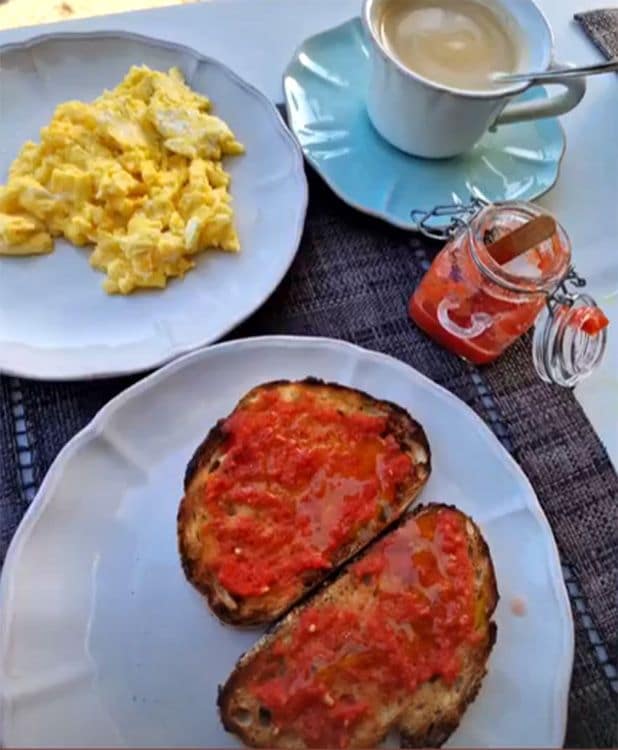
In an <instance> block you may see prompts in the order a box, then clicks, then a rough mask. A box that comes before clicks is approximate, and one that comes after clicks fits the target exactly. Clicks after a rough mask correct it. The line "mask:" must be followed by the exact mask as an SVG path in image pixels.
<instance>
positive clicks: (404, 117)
mask: <svg viewBox="0 0 618 750" xmlns="http://www.w3.org/2000/svg"><path fill="white" fill-rule="evenodd" d="M388 2H389V0H364V5H363V12H362V20H363V24H364V27H365V29H366V32H367V34H366V36H367V39H368V45H369V54H370V58H371V74H370V78H369V89H368V92H367V111H368V114H369V118H370V119H371V122H372V123H373V125H374V127H375V128H376V130H377V131H378V132H379V133H380V134H381V135H382V137H383V138H385V139H386V140H387V141H389V142H390V143H392V144H393V145H394V146H396V147H397V148H399V149H401V150H402V151H406V152H407V153H409V154H413V155H415V156H423V157H427V158H444V157H449V156H455V155H457V154H461V153H463V152H465V151H468V150H469V149H470V148H472V146H474V144H475V143H476V142H477V141H478V140H479V139H480V138H481V137H482V136H483V134H484V133H485V131H487V130H488V129H489V128H493V127H496V126H500V125H507V124H510V123H513V122H520V121H522V120H534V119H538V118H542V117H553V116H555V115H561V114H564V113H565V112H568V111H569V110H570V109H573V107H575V106H576V105H577V104H578V103H579V102H580V101H581V99H582V97H583V96H584V93H585V92H586V82H585V79H583V78H571V79H558V80H557V81H556V83H557V84H559V85H561V86H564V87H565V89H566V90H565V91H564V92H561V93H558V94H555V95H553V96H551V97H549V98H545V99H538V100H535V101H531V102H520V103H510V100H511V99H512V98H513V97H514V96H517V95H518V94H521V93H522V91H525V90H526V89H527V88H530V87H531V86H533V85H534V81H532V82H529V83H518V84H509V85H505V86H500V87H499V88H497V87H492V88H490V89H487V90H463V89H458V88H457V89H455V88H451V87H449V86H446V85H444V84H442V83H436V82H435V81H431V80H429V79H427V78H424V77H423V76H421V75H419V74H417V73H414V72H413V71H412V70H409V69H408V68H406V67H404V66H403V65H402V64H401V63H400V62H399V61H398V60H397V59H396V58H395V57H394V56H392V55H391V54H390V53H389V52H388V51H387V49H386V48H385V46H384V44H383V43H382V41H381V39H380V33H379V29H378V24H379V19H380V16H381V13H382V10H383V7H384V4H385V3H388ZM480 2H484V3H485V4H486V5H488V6H490V7H493V8H495V9H497V10H502V11H504V12H506V13H508V14H510V16H511V17H512V19H513V20H514V21H515V23H516V24H517V26H518V31H519V33H518V36H519V41H520V43H521V45H522V54H521V55H520V61H519V64H518V68H517V70H516V71H513V72H525V71H530V70H534V71H546V70H551V68H552V67H554V66H555V65H557V63H554V61H553V48H554V39H553V34H552V31H551V28H550V26H549V23H548V21H547V19H546V18H545V16H544V15H543V13H542V12H541V10H540V9H539V8H538V7H537V6H536V5H535V4H534V2H532V0H480ZM560 65H561V66H563V67H564V65H565V64H564V63H560Z"/></svg>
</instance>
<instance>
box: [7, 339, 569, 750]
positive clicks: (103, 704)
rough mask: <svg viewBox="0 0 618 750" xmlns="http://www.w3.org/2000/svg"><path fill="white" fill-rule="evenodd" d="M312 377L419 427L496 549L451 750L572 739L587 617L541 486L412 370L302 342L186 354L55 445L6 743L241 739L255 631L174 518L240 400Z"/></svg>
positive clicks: (14, 656) (17, 547)
mask: <svg viewBox="0 0 618 750" xmlns="http://www.w3.org/2000/svg"><path fill="white" fill-rule="evenodd" d="M307 375H315V376H318V377H321V378H324V379H326V380H334V381H338V382H340V383H344V384H347V385H350V386H354V387H357V388H361V389H363V390H366V391H368V392H369V393H371V394H373V395H375V396H378V397H382V398H387V399H392V400H394V401H395V402H397V403H399V404H401V405H402V406H404V407H405V408H407V409H408V410H409V411H410V412H411V413H412V414H413V415H414V416H415V417H416V418H418V419H419V421H420V422H421V423H422V424H423V425H424V427H425V429H426V431H427V435H428V438H429V441H430V444H431V448H432V461H433V472H432V475H431V478H430V481H429V483H428V485H427V487H426V488H425V490H424V491H423V493H422V500H423V501H424V502H427V501H430V500H440V501H444V502H448V503H454V504H456V505H457V506H458V507H460V508H461V509H462V510H464V511H465V512H467V513H469V514H471V515H472V516H473V518H474V519H475V520H476V521H477V522H478V523H479V524H480V526H481V529H482V531H483V533H484V535H485V537H486V539H487V541H488V543H489V547H490V549H491V553H492V556H493V559H494V563H495V567H496V575H497V579H498V587H499V590H500V595H501V599H500V603H499V605H498V609H497V611H496V621H497V624H498V639H497V643H496V646H495V648H494V651H493V653H492V655H491V659H490V663H489V673H488V675H487V677H486V678H485V681H484V683H483V686H482V689H481V692H480V694H479V696H478V698H477V699H476V701H475V702H474V703H473V704H472V706H471V707H470V709H469V710H468V711H467V712H466V714H465V716H464V718H463V721H462V723H461V726H460V727H459V729H458V730H457V732H456V733H455V734H454V735H453V737H452V738H451V741H450V744H451V745H452V746H459V747H463V746H468V747H475V746H476V747H479V746H481V747H483V746H490V747H499V746H502V747H505V746H506V747H524V746H535V747H549V746H555V747H558V746H560V745H561V744H562V741H563V737H564V729H565V720H566V704H567V695H568V686H569V678H570V672H571V665H572V658H573V632H572V621H571V615H570V608H569V604H568V600H567V596H566V592H565V588H564V584H563V581H562V576H561V571H560V564H559V560H558V554H557V550H556V546H555V542H554V539H553V537H552V534H551V531H550V529H549V525H548V523H547V520H546V519H545V516H544V515H543V513H542V511H541V508H540V506H539V504H538V501H537V499H536V497H535V495H534V492H533V490H532V487H531V486H530V484H529V483H528V480H527V479H526V477H525V476H524V474H523V473H522V472H521V470H520V469H519V468H518V466H517V465H516V464H515V462H514V461H513V460H512V459H511V458H510V456H509V455H508V454H507V453H506V451H505V450H504V449H503V448H502V446H501V445H500V443H499V442H498V441H497V440H496V438H495V437H494V435H493V434H492V433H491V432H490V430H489V429H488V428H487V427H486V426H485V425H484V424H483V422H482V421H481V420H480V419H479V418H478V417H477V416H476V415H475V414H474V413H473V412H472V411H471V410H470V409H469V408H468V407H467V406H465V405H464V404H463V403H462V402H461V401H459V400H458V399H457V398H455V397H454V396H453V395H452V394H450V393H449V392H447V391H445V390H444V389H442V388H440V387H439V386H437V385H436V384H435V383H432V382H431V381H430V380H427V379H426V378H425V377H423V376H422V375H420V374H419V373H418V372H416V371H415V370H413V369H411V368H410V367H408V366H407V365H404V364H403V363H401V362H398V361H397V360H394V359H391V358H389V357H386V356H384V355H381V354H376V353H373V352H368V351H366V350H363V349H359V348H357V347H354V346H352V345H350V344H346V343H343V342H340V341H333V340H329V339H312V338H293V337H270V338H256V339H248V340H240V341H233V342H230V343H225V344H219V345H217V346H214V347H211V348H209V349H206V350H201V351H198V352H195V353H193V354H190V355H188V356H186V357H184V358H182V359H180V360H178V361H176V362H173V363H172V364H170V365H168V366H167V367H165V368H164V369H162V370H160V371H159V372H157V373H155V374H154V375H151V376H150V377H148V378H146V379H145V380H142V381H141V382H139V383H138V384H137V385H135V386H133V387H132V388H130V389H129V390H127V391H125V392H124V393H122V394H121V395H119V396H118V397H117V398H115V399H114V400H113V401H111V402H110V403H109V404H108V405H107V406H106V407H105V408H104V409H103V410H102V411H101V412H100V413H99V415H98V416H97V417H96V418H95V419H94V420H93V422H92V423H91V424H90V425H89V426H88V427H86V429H84V430H83V431H82V432H81V433H80V434H79V435H77V436H76V437H75V438H74V439H73V440H72V441H71V442H70V443H69V445H67V446H66V447H65V448H64V450H63V451H62V452H61V453H60V455H59V456H58V458H57V459H56V461H55V463H54V465H53V466H52V468H51V470H50V472H49V474H48V475H47V477H46V479H45V481H44V483H43V485H42V487H41V489H40V491H39V493H38V495H37V497H36V499H35V501H34V503H33V505H32V507H31V509H30V510H29V512H28V514H27V516H26V518H25V520H24V522H23V523H22V525H21V527H20V529H19V531H18V532H17V535H16V537H15V539H14V541H13V544H12V546H11V548H10V551H9V554H8V557H7V560H6V564H5V568H4V572H3V576H2V580H1V584H0V595H1V600H0V639H1V640H0V708H1V709H2V713H1V714H0V719H1V722H0V724H1V725H2V728H3V736H2V737H0V740H1V741H2V743H3V744H5V745H8V746H11V747H13V746H15V747H17V746H22V747H24V746H29V747H34V746H41V745H43V746H80V745H83V746H92V745H98V746H106V747H112V746H138V747H140V746H141V747H148V746H151V747H155V746H167V747H172V746H219V747H221V746H229V745H236V743H235V741H234V738H233V737H232V736H231V735H226V733H225V732H224V730H223V728H222V726H221V724H220V722H219V718H218V715H217V711H216V708H215V700H216V695H217V685H218V684H219V683H222V682H224V681H225V679H226V677H227V675H228V674H229V672H230V670H231V669H232V667H233V665H234V663H235V661H236V659H237V658H238V656H239V655H240V654H241V652H243V651H244V650H245V649H247V648H248V647H249V646H250V645H251V644H252V643H253V642H254V640H255V639H256V638H257V637H258V634H259V631H257V632H255V633H252V632H247V631H244V632H243V631H238V630H235V629H234V628H230V627H226V626H223V625H221V624H220V623H219V622H218V621H217V620H216V619H215V618H214V617H213V616H212V615H211V614H210V613H209V611H208V607H207V605H206V604H205V602H204V600H203V599H202V598H201V596H200V595H199V594H198V593H197V592H196V591H195V590H194V589H193V588H192V587H191V586H190V585H189V584H188V583H187V582H186V581H185V579H184V576H183V573H182V570H181V568H180V563H179V559H178V554H177V550H176V525H175V518H176V511H177V507H178V500H179V498H180V495H181V492H182V478H183V473H184V468H185V465H186V463H187V461H188V459H189V458H190V456H191V455H192V453H193V451H194V449H195V447H196V446H197V444H198V443H199V442H200V441H201V440H202V438H203V437H204V435H205V433H206V432H207V430H208V429H209V427H210V426H211V425H212V424H213V423H214V422H215V420H216V419H218V418H219V417H222V416H225V415H226V414H227V413H228V412H229V411H230V410H231V409H232V408H233V407H234V405H235V403H236V401H237V400H238V398H239V397H240V396H241V395H242V394H243V393H244V392H245V391H247V390H248V389H249V388H251V387H252V386H254V385H256V384H258V383H261V382H264V381H268V380H272V379H276V378H301V377H305V376H307ZM516 599H517V600H521V602H523V603H524V605H525V610H526V612H525V616H523V617H522V616H517V615H516V614H514V612H513V611H512V604H513V601H514V600H516Z"/></svg>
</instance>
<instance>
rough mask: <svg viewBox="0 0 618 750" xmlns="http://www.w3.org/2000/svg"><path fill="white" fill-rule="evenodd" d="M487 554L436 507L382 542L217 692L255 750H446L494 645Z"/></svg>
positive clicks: (460, 518)
mask: <svg viewBox="0 0 618 750" xmlns="http://www.w3.org/2000/svg"><path fill="white" fill-rule="evenodd" d="M497 600H498V592H497V589H496V582H495V577H494V571H493V566H492V562H491V558H490V555H489V550H488V548H487V545H486V543H485V541H484V540H483V537H482V536H481V533H480V531H479V529H478V528H477V527H476V525H475V524H474V523H473V521H472V520H471V519H470V518H468V517H467V516H465V515H464V514H463V513H461V512H460V511H458V510H456V509H454V508H450V507H448V506H444V505H430V506H427V507H425V508H421V509H419V510H418V511H417V512H415V513H414V514H412V515H410V516H407V517H406V518H404V519H402V521H401V522H400V523H399V524H398V525H397V526H396V527H395V529H393V530H391V531H389V532H387V533H385V534H384V535H383V536H382V537H381V538H380V539H378V540H377V541H375V542H374V543H373V544H372V545H371V546H369V547H368V548H367V549H366V550H365V551H364V552H362V553H361V554H360V555H359V556H358V557H357V558H356V559H355V560H354V561H352V562H351V563H350V564H349V565H347V566H346V568H345V569H344V570H342V571H341V573H340V574H339V575H338V577H337V578H336V579H335V580H334V581H333V582H332V583H325V584H324V586H323V587H321V589H320V590H318V591H317V592H315V593H314V594H313V595H311V596H310V597H309V598H308V599H307V601H306V602H305V603H304V604H301V605H299V606H298V607H297V608H296V609H294V610H292V611H291V612H290V613H289V614H288V615H287V616H286V617H284V618H283V619H282V620H281V621H280V623H279V624H278V625H276V626H275V627H274V629H272V630H271V631H270V632H269V633H267V634H266V635H265V636H264V637H263V638H262V639H261V640H259V641H258V643H257V644H256V645H255V646H254V647H253V648H252V649H251V650H250V651H249V652H247V654H245V655H244V656H243V657H242V658H241V659H240V661H239V662H238V665H237V666H236V669H235V670H234V672H233V673H232V675H231V676H230V678H229V679H228V681H227V683H226V684H225V686H223V688H220V692H219V701H218V702H219V709H220V712H221V718H222V721H223V724H224V726H225V728H226V729H227V730H228V731H230V732H233V733H234V734H236V735H238V737H240V738H241V739H242V741H243V742H245V743H246V744H247V745H250V746H253V747H274V748H314V747H315V748H318V747H331V748H347V747H376V746H377V745H378V744H379V743H380V742H381V741H382V740H383V739H384V738H385V737H386V735H387V734H389V732H391V731H393V730H396V731H398V732H399V735H400V739H401V746H402V747H439V746H440V745H441V744H442V743H443V742H444V741H445V740H446V739H447V738H448V737H449V735H450V734H451V733H452V732H453V731H454V730H455V729H456V727H457V726H458V724H459V721H460V719H461V717H462V715H463V713H464V711H465V709H466V707H467V706H468V704H469V703H470V702H471V701H472V700H473V699H474V698H475V696H476V694H477V692H478V690H479V688H480V685H481V682H482V679H483V677H484V675H485V672H486V669H487V660H488V657H489V654H490V652H491V649H492V647H493V644H494V641H495V638H496V626H495V624H494V623H493V622H492V620H491V617H492V614H493V612H494V609H495V607H496V604H497Z"/></svg>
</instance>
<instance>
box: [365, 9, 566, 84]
mask: <svg viewBox="0 0 618 750" xmlns="http://www.w3.org/2000/svg"><path fill="white" fill-rule="evenodd" d="M377 2H379V0H363V7H362V12H361V21H362V24H363V26H364V27H365V30H366V31H367V33H368V34H369V35H370V37H371V40H372V41H373V44H374V46H375V47H376V49H377V51H378V52H379V53H380V54H381V55H382V57H383V58H384V59H385V60H387V61H388V62H390V63H392V64H393V65H394V66H395V67H396V68H397V69H398V70H399V72H400V73H402V74H403V75H405V76H406V77H407V78H411V79H412V80H415V81H417V82H419V83H423V84H424V85H425V86H428V87H429V88H432V89H435V90H436V91H442V92H444V93H446V94H452V95H454V96H461V97H463V98H465V99H502V98H503V97H505V96H509V97H510V96H513V95H514V94H519V93H522V92H523V91H525V90H526V89H529V88H530V87H531V86H534V85H535V84H534V81H533V80H530V81H528V82H524V83H513V84H511V85H510V86H508V85H507V86H502V87H500V88H495V89H492V90H491V91H483V90H478V89H460V88H456V87H453V86H448V85H446V84H444V83H440V82H438V81H432V80H431V79H430V78H425V76H422V75H421V74H420V73H416V72H415V71H413V70H410V69H409V68H406V67H405V65H403V64H402V63H401V62H399V60H397V58H396V57H394V56H393V55H392V54H390V53H389V51H388V50H387V49H386V48H385V47H384V46H383V44H382V42H381V40H380V37H379V35H378V33H377V32H376V30H375V29H374V27H373V24H372V22H371V11H372V9H373V7H374V5H375V4H376V3H377ZM527 2H528V3H529V5H531V6H533V7H534V9H535V11H536V13H537V14H538V16H539V18H540V20H541V23H542V24H543V26H544V27H545V31H546V32H547V36H548V38H549V50H548V54H547V66H546V68H547V69H549V68H550V67H551V64H552V60H553V53H554V42H555V40H554V32H553V30H552V28H551V25H550V23H549V21H548V19H547V16H546V15H545V13H544V12H543V11H542V10H541V8H539V6H538V5H537V4H536V3H535V2H533V0H527Z"/></svg>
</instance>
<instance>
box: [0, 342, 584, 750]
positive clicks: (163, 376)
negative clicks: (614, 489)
mask: <svg viewBox="0 0 618 750" xmlns="http://www.w3.org/2000/svg"><path fill="white" fill-rule="evenodd" d="M275 345H280V346H293V347H298V348H299V349H301V350H302V349H303V348H306V347H309V348H311V347H315V346H321V347H324V348H325V349H338V350H344V351H348V352H350V353H352V354H353V355H355V356H356V357H359V358H368V359H370V360H373V361H377V362H378V363H382V364H383V365H384V366H387V367H391V368H395V369H398V370H400V371H403V372H405V373H406V374H407V376H408V377H411V378H412V379H414V380H416V382H417V383H419V384H420V385H421V386H422V387H424V388H430V389H432V390H434V391H435V392H436V393H437V395H438V396H439V397H440V398H442V399H443V400H444V401H445V402H446V403H447V404H449V403H450V404H451V405H453V406H454V407H455V408H459V409H463V411H464V412H467V413H468V415H469V417H471V418H472V421H473V423H474V424H475V426H476V428H477V429H478V430H479V431H480V433H481V435H483V436H484V438H485V441H486V442H487V444H488V447H489V448H490V449H492V452H493V454H494V455H495V457H496V460H499V461H501V463H502V464H503V466H504V468H505V469H506V470H508V471H510V472H511V473H512V474H513V475H514V476H515V477H516V478H517V480H518V481H519V482H520V483H521V485H522V487H523V489H524V490H525V492H524V496H525V500H526V506H525V507H526V508H527V509H528V511H529V512H530V513H531V514H532V515H533V516H534V517H535V519H536V521H537V523H539V524H540V527H541V529H542V531H544V534H543V538H544V539H545V560H546V563H547V567H548V572H549V575H550V579H551V585H552V588H553V590H554V593H555V595H556V599H557V601H558V608H559V611H560V615H561V619H562V620H563V627H562V629H561V640H562V642H563V650H564V651H565V654H564V658H563V659H561V660H560V668H559V672H558V679H557V680H555V681H554V682H553V684H554V685H555V686H556V685H557V687H555V688H554V695H553V708H554V712H553V713H554V717H553V718H554V722H553V727H552V734H553V735H554V739H555V742H554V745H555V747H562V745H563V743H564V738H565V736H566V728H567V718H568V700H569V688H570V682H571V673H572V668H573V661H574V656H575V635H574V621H573V614H572V610H571V606H570V601H569V597H568V593H567V589H566V584H565V582H564V577H563V575H562V568H561V561H560V555H559V552H558V546H557V543H556V539H555V537H554V534H553V531H552V529H551V526H550V524H549V521H548V519H547V516H546V515H545V512H544V511H543V508H542V506H541V504H540V502H539V499H538V497H537V495H536V492H535V491H534V488H533V486H532V484H531V482H530V480H529V479H528V477H527V476H526V474H525V473H524V471H523V469H522V468H521V467H520V466H519V464H518V463H517V462H516V461H515V459H514V458H513V457H512V456H511V454H510V453H508V451H507V450H506V449H505V448H504V446H503V445H502V444H501V443H500V442H499V440H498V439H497V437H496V436H495V435H494V433H493V432H492V431H491V429H490V428H489V426H488V425H487V424H486V423H485V422H484V421H483V420H482V419H481V417H480V416H479V415H478V414H476V412H475V411H474V410H473V409H472V408H471V407H470V406H468V404H466V403H465V402H464V401H463V400H462V399H460V398H459V397H458V396H456V395H455V394H454V393H452V392H451V391H449V390H448V389H446V388H444V387H443V386H441V385H439V384H438V383H436V382H434V381H433V380H431V379H430V378H428V377H427V376H425V375H423V374H422V373H421V372H419V371H418V370H416V369H415V368H414V367H412V366H411V365H408V364H407V363H405V362H403V361H402V360H399V359H397V358H396V357H393V356H391V355H389V354H384V353H383V352H378V351H375V350H371V349H366V348H364V347H361V346H358V345H357V344H353V343H351V342H348V341H343V340H341V339H334V338H327V337H320V336H277V335H273V336H256V337H248V338H240V339H233V340H231V341H224V342H220V343H218V344H214V345H212V346H206V347H202V348H200V349H197V350H193V351H191V352H189V353H188V354H185V355H184V356H182V357H179V358H177V359H175V360H173V361H172V362H170V363H169V364H167V365H165V366H164V367H162V368H160V369H159V370H156V371H155V372H153V373H151V374H149V375H147V376H146V377H145V378H143V379H141V380H139V381H138V382H136V383H134V384H133V385H131V386H129V387H128V388H126V389H125V390H123V391H121V392H120V393H119V394H117V395H116V396H115V397H114V398H112V399H111V400H110V401H108V402H107V403H106V404H105V405H104V406H103V407H102V408H101V409H100V410H99V411H98V412H97V413H96V414H95V415H94V417H93V418H92V419H91V421H90V422H88V424H86V425H85V426H84V427H83V428H82V429H81V430H80V431H79V432H77V433H76V434H75V435H74V436H73V437H72V438H71V439H70V440H69V441H68V442H67V443H66V444H65V445H64V446H63V448H62V449H61V450H60V452H59V453H58V455H57V456H56V458H55V459H54V461H53V462H52V464H51V466H50V467H49V469H48V471H47V473H46V475H45V477H44V479H43V481H42V483H41V485H40V487H39V489H38V491H37V493H36V495H35V497H34V499H33V500H32V502H31V503H30V505H29V507H28V509H27V511H26V513H25V514H24V516H23V518H22V520H21V522H20V523H19V526H18V528H17V530H16V531H15V534H14V535H13V538H12V540H11V543H10V545H9V549H8V551H7V554H6V557H5V561H4V566H3V568H2V570H1V571H0V625H4V627H0V676H3V675H4V656H5V654H6V653H7V647H8V641H9V632H10V630H11V617H12V608H11V603H12V592H13V580H14V574H13V570H14V569H15V570H16V569H17V564H18V559H19V555H20V552H21V550H22V548H23V546H24V544H25V543H26V541H27V540H28V538H29V535H30V533H31V532H32V530H33V528H34V525H35V523H36V522H37V521H38V519H39V518H40V516H41V514H42V513H43V511H44V510H45V508H46V507H48V505H49V503H50V501H51V498H52V497H53V494H54V490H55V488H56V486H57V484H58V482H59V481H60V479H61V477H62V474H63V472H64V470H65V469H66V466H67V464H68V463H69V462H70V461H71V459H72V457H73V454H74V453H75V452H76V451H77V450H78V449H79V448H80V447H81V446H82V445H84V444H87V443H89V442H91V441H92V440H95V439H96V438H97V437H98V436H99V435H100V433H101V432H102V430H103V429H104V427H105V424H106V423H107V422H108V421H109V420H110V418H111V417H113V415H114V414H115V413H116V412H118V411H119V410H120V409H122V408H123V406H124V405H125V404H126V403H128V402H130V401H131V400H133V399H134V398H136V397H139V396H140V395H141V394H142V393H143V392H145V391H147V390H149V389H150V388H152V387H154V386H156V385H158V384H159V383H161V382H163V381H165V380H168V379H169V378H171V377H173V376H174V374H175V373H176V371H178V370H181V369H183V368H184V367H186V366H189V365H190V364H191V363H192V362H194V361H198V360H200V359H204V360H206V361H207V360H208V358H209V357H211V356H217V354H218V353H219V352H222V351H223V352H225V350H228V349H244V348H248V349H251V348H252V347H257V348H261V347H268V346H275ZM4 685H7V680H5V679H1V680H0V747H2V746H4V745H5V740H4V735H5V732H6V716H7V713H8V709H9V706H10V703H11V701H10V697H9V695H8V693H9V691H8V690H6V689H5V688H4Z"/></svg>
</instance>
